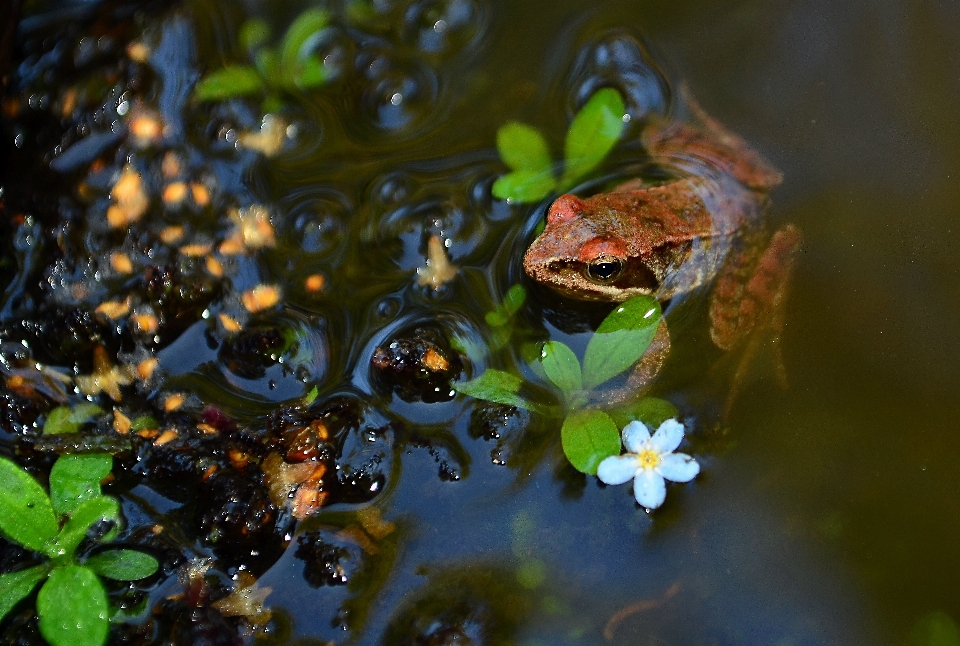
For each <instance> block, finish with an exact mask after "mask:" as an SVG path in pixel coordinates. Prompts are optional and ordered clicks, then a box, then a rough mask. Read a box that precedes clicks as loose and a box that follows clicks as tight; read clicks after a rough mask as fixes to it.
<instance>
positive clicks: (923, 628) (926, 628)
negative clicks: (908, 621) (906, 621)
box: [910, 611, 960, 646]
mask: <svg viewBox="0 0 960 646" xmlns="http://www.w3.org/2000/svg"><path fill="white" fill-rule="evenodd" d="M910 643H911V644H912V646H960V627H957V624H956V622H955V621H954V620H953V619H952V618H951V617H950V615H948V614H947V613H945V612H942V611H937V612H931V613H928V614H926V615H924V616H923V617H921V618H920V620H919V621H917V623H916V624H914V626H913V630H911V631H910Z"/></svg>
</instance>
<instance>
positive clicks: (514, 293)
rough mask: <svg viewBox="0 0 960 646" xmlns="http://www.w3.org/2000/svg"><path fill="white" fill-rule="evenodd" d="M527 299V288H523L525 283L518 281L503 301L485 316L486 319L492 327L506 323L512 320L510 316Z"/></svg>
mask: <svg viewBox="0 0 960 646" xmlns="http://www.w3.org/2000/svg"><path fill="white" fill-rule="evenodd" d="M526 300H527V290H526V289H524V288H523V285H521V284H520V283H517V284H516V285H513V286H511V287H510V289H508V290H507V293H506V294H505V295H504V297H503V302H502V303H500V304H499V305H497V307H496V308H495V309H494V310H493V311H492V312H487V314H486V315H485V316H484V320H485V321H486V322H487V325H489V326H490V327H500V326H503V325H506V324H507V323H509V322H510V318H511V317H512V316H513V315H514V314H516V313H517V311H518V310H519V309H520V308H521V307H523V303H524V301H526Z"/></svg>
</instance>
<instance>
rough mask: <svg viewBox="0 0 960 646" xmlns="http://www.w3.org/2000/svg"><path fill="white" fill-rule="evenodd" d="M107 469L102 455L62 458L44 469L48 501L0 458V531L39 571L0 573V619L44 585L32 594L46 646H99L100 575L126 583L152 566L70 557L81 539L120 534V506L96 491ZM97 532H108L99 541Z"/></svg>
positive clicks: (140, 557)
mask: <svg viewBox="0 0 960 646" xmlns="http://www.w3.org/2000/svg"><path fill="white" fill-rule="evenodd" d="M68 410H69V409H68ZM63 416H64V417H65V418H66V417H68V416H67V415H66V414H64V415H63ZM112 466H113V458H111V456H109V455H107V454H102V453H96V454H85V455H64V456H61V457H60V458H59V459H58V460H57V461H56V462H55V463H54V465H53V469H52V470H51V471H50V494H49V495H48V494H47V493H46V492H45V491H44V490H43V488H42V487H41V486H40V485H39V484H38V483H37V481H36V480H34V479H33V478H32V477H31V476H30V475H29V474H28V473H26V472H25V471H23V470H22V469H21V468H20V467H18V466H17V465H16V464H14V463H13V462H12V461H10V460H8V459H5V458H0V532H3V534H4V536H5V537H6V538H8V539H9V540H12V541H14V542H16V543H19V544H20V545H23V546H24V547H26V548H27V549H29V550H32V551H34V552H39V553H40V554H41V555H43V557H45V559H44V562H42V563H41V564H40V565H36V566H34V567H30V568H27V569H24V570H19V571H16V572H10V573H7V574H3V575H0V619H2V618H3V617H4V616H6V614H7V613H8V612H10V610H12V609H13V607H14V606H16V605H17V603H19V602H20V601H21V600H22V599H24V598H26V597H27V596H28V595H29V594H30V593H31V591H32V590H33V589H34V588H35V587H36V586H37V584H39V583H40V582H42V581H44V580H46V581H45V582H44V583H43V585H42V587H41V588H40V591H39V593H38V594H37V615H38V616H39V618H40V622H39V626H40V633H41V634H42V635H43V637H44V639H46V640H47V641H48V642H50V643H51V644H53V646H68V645H70V646H100V645H101V644H103V643H104V642H105V641H106V638H107V631H108V629H109V623H108V606H107V595H106V591H105V590H104V588H103V584H102V582H101V581H100V578H99V577H107V578H110V579H116V580H119V581H133V580H136V579H142V578H144V577H147V576H150V575H151V574H153V573H154V572H156V570H157V567H158V563H157V560H156V559H155V558H153V557H152V556H150V555H149V554H145V553H143V552H140V551H137V550H129V549H107V550H104V551H100V552H98V553H96V554H95V555H85V556H83V557H81V556H79V555H78V554H77V549H78V548H79V547H80V545H81V543H82V542H83V541H84V539H86V538H94V539H97V540H98V542H106V541H110V540H112V539H113V538H114V537H115V536H116V534H117V532H118V531H119V527H120V505H119V503H118V502H117V500H116V498H114V497H112V496H106V495H104V494H103V493H102V492H101V490H100V481H101V480H103V479H104V478H105V477H107V475H108V474H109V473H110V470H111V468H112ZM103 527H108V529H107V530H106V532H105V533H103V534H102V535H99V536H98V535H97V532H98V531H101V530H102V528H103Z"/></svg>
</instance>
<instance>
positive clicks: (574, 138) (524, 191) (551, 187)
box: [492, 88, 625, 203]
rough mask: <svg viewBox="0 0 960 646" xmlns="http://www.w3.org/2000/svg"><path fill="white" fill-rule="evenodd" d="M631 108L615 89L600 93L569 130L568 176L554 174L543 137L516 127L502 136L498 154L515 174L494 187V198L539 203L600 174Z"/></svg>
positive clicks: (513, 124)
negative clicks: (598, 170) (594, 173)
mask: <svg viewBox="0 0 960 646" xmlns="http://www.w3.org/2000/svg"><path fill="white" fill-rule="evenodd" d="M624 113H625V107H624V103H623V98H622V97H621V96H620V93H619V92H617V91H616V90H614V89H613V88H603V89H601V90H598V91H597V92H595V93H594V94H593V95H592V96H591V97H590V99H589V100H588V101H587V102H586V103H585V104H584V106H583V107H582V108H581V109H580V111H579V112H577V114H576V116H575V117H574V118H573V122H572V123H571V124H570V128H569V129H568V130H567V137H566V141H565V143H564V150H563V158H564V164H563V174H562V175H561V176H560V177H559V178H558V177H557V176H556V175H555V174H554V163H553V159H552V158H551V157H550V149H549V147H548V146H547V142H546V140H545V139H544V138H543V135H542V134H540V132H539V131H538V130H537V129H536V128H533V127H531V126H528V125H526V124H523V123H519V122H517V121H511V122H509V123H507V124H505V125H503V126H501V127H500V129H499V130H498V131H497V150H498V151H499V152H500V157H501V159H503V162H504V163H505V164H506V165H507V166H508V167H509V168H510V169H511V170H510V172H509V173H507V174H506V175H503V176H502V177H500V178H499V179H497V181H496V182H494V184H493V188H492V191H493V195H494V196H495V197H498V198H500V199H502V200H510V201H511V202H518V203H522V202H537V201H539V200H541V199H543V198H544V197H546V196H547V195H549V194H550V193H551V192H552V191H559V192H563V191H567V190H569V189H571V188H573V187H574V186H575V185H576V184H577V182H579V181H580V180H581V179H582V178H583V177H585V176H586V175H587V174H588V173H590V171H592V170H593V169H594V168H596V167H597V166H598V165H599V164H600V162H602V161H603V160H604V158H605V157H606V156H607V154H609V152H610V151H611V150H612V149H613V146H614V144H616V143H617V140H618V139H619V138H620V134H621V133H622V132H623V125H624Z"/></svg>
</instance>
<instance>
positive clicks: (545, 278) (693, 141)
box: [523, 100, 800, 374]
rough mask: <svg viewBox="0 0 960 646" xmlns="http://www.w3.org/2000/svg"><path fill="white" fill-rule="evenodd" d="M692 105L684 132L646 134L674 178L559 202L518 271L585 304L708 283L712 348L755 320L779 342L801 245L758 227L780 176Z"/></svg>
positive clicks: (790, 230) (677, 128)
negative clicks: (790, 276) (787, 292)
mask: <svg viewBox="0 0 960 646" xmlns="http://www.w3.org/2000/svg"><path fill="white" fill-rule="evenodd" d="M689 105H690V108H691V112H692V113H693V117H694V119H693V121H692V122H691V123H680V122H674V123H671V124H669V125H668V126H666V127H663V126H662V125H661V126H655V127H653V128H651V129H650V130H648V132H647V133H645V135H644V143H645V146H646V149H647V151H648V152H649V154H650V157H651V160H652V161H653V162H654V163H655V164H658V165H660V166H662V167H665V168H667V169H669V170H670V171H671V172H672V173H674V174H675V175H677V176H678V179H675V180H674V181H670V182H668V183H665V184H662V185H659V186H645V185H644V184H643V182H641V181H640V180H635V181H631V182H627V183H625V184H622V185H621V186H618V187H617V188H615V189H613V191H611V192H609V193H601V194H598V195H594V196H592V197H589V198H586V199H581V198H579V197H577V196H575V195H570V194H567V195H562V196H560V197H559V198H557V200H556V201H555V202H554V203H553V204H552V205H551V207H550V209H549V210H548V212H547V222H546V227H545V228H544V230H543V233H542V234H540V236H539V237H538V238H537V239H536V240H535V241H534V242H533V243H532V244H531V245H530V247H529V249H527V252H526V255H525V256H524V261H523V265H524V269H525V270H526V272H527V274H528V275H529V276H531V277H532V278H533V279H534V280H536V281H537V282H540V283H542V284H545V285H548V286H550V287H552V288H554V289H556V290H557V291H560V292H561V293H563V294H565V295H567V296H570V297H573V298H579V299H585V300H601V301H623V300H626V299H628V298H631V297H634V296H638V295H641V294H649V295H653V296H655V297H656V298H657V299H659V300H661V301H666V300H669V299H671V298H674V297H676V296H682V295H684V294H687V293H689V292H691V291H693V290H694V289H696V288H698V287H701V286H712V290H711V296H710V320H711V337H712V339H713V341H714V343H715V344H716V345H717V346H718V347H720V348H723V349H727V348H730V347H732V346H734V345H736V344H737V343H738V342H739V341H740V340H741V339H743V338H745V337H746V336H747V335H748V333H749V332H750V331H751V330H753V329H755V328H756V327H757V326H758V323H760V322H764V323H765V324H767V325H769V327H770V329H771V331H772V334H773V337H774V341H776V340H777V337H778V336H779V332H780V330H781V329H782V327H783V317H782V304H783V300H784V296H785V293H786V287H787V282H788V278H789V274H790V270H791V267H792V264H793V259H794V256H795V253H796V249H797V247H798V246H799V243H800V233H799V231H798V230H797V229H796V227H794V226H792V225H787V226H785V227H784V228H782V229H780V230H779V231H777V232H776V233H774V234H773V235H772V236H771V235H770V234H769V233H768V231H767V229H766V228H765V226H764V218H763V214H764V211H765V208H766V206H767V202H768V194H769V192H770V191H771V190H772V189H773V188H774V187H775V186H777V185H778V184H779V183H780V181H781V175H780V173H779V172H777V171H776V170H775V169H774V168H773V167H771V166H770V165H769V164H768V163H767V162H766V161H765V160H764V159H763V158H762V157H761V156H760V155H759V154H758V153H756V152H755V151H753V150H752V149H750V147H749V146H747V144H746V143H745V142H744V141H743V140H741V139H740V138H739V137H737V136H736V135H733V134H731V133H730V132H728V131H727V130H726V129H724V128H723V127H722V126H721V125H720V124H718V123H717V122H716V121H715V120H713V119H712V118H710V117H709V116H708V115H706V114H705V113H704V112H703V111H702V110H701V109H700V108H699V106H697V105H696V103H694V102H693V101H692V100H690V101H689ZM667 347H669V341H667ZM752 353H753V350H751V351H750V352H749V354H752ZM739 372H740V370H738V373H739ZM781 374H782V370H781Z"/></svg>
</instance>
